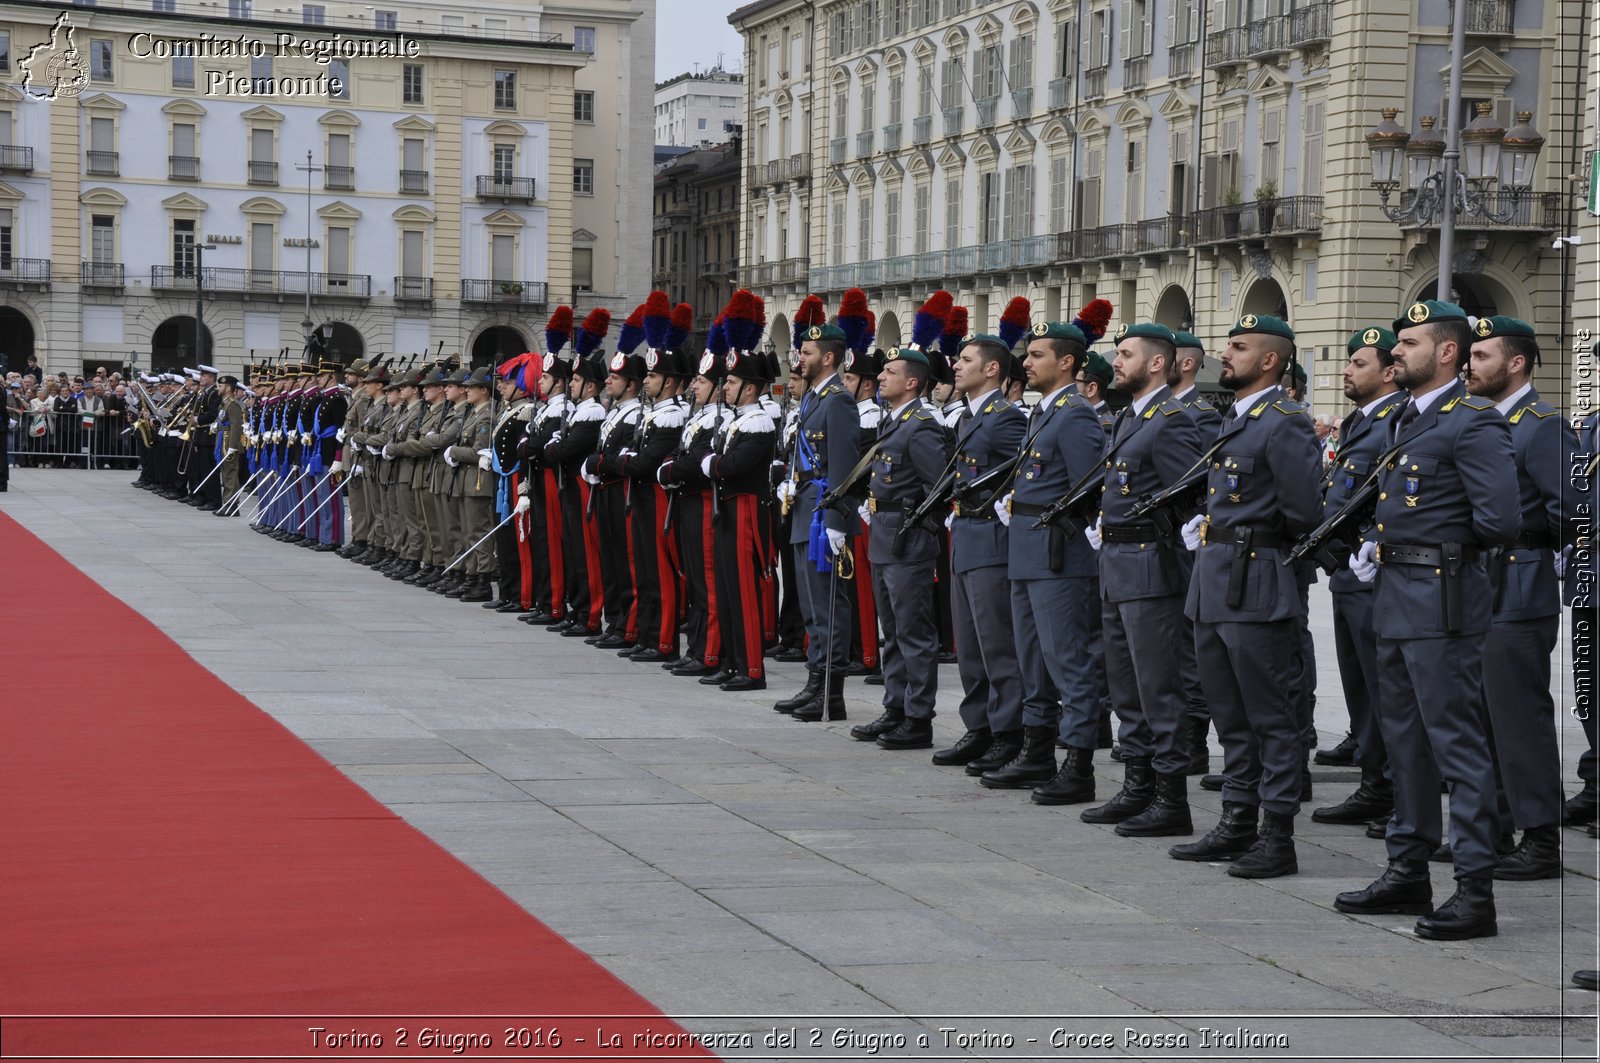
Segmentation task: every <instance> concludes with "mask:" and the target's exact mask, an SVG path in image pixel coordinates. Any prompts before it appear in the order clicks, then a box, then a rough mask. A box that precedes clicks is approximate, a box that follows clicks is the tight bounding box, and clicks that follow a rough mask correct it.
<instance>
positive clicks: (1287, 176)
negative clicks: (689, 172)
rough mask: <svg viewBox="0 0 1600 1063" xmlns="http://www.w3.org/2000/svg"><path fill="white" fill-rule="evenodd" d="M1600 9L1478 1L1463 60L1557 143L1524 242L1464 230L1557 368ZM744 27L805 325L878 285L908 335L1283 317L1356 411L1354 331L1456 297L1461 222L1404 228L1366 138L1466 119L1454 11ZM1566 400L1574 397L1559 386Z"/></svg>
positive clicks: (1520, 201)
mask: <svg viewBox="0 0 1600 1063" xmlns="http://www.w3.org/2000/svg"><path fill="white" fill-rule="evenodd" d="M1579 11H1580V5H1579V4H1578V3H1576V2H1567V0H1553V2H1551V3H1547V4H1543V5H1537V6H1536V5H1526V4H1515V3H1512V2H1511V0H1485V2H1482V3H1474V4H1471V5H1469V16H1468V18H1469V21H1468V25H1467V26H1466V30H1467V35H1466V41H1467V53H1466V57H1465V61H1464V63H1463V64H1462V67H1463V75H1464V77H1463V81H1464V100H1465V103H1464V105H1463V114H1462V115H1461V116H1460V118H1461V119H1462V120H1465V119H1466V118H1468V117H1470V116H1471V114H1472V113H1473V111H1474V105H1476V104H1477V103H1480V102H1482V103H1485V104H1487V105H1488V113H1489V115H1490V117H1491V118H1493V119H1497V120H1498V121H1499V123H1500V125H1501V126H1503V127H1509V126H1511V125H1513V124H1515V123H1516V121H1517V115H1518V113H1519V112H1521V111H1528V112H1531V120H1532V122H1533V124H1534V125H1535V126H1536V127H1537V128H1538V129H1539V130H1540V131H1541V132H1542V133H1543V135H1544V136H1545V137H1546V138H1547V139H1548V143H1547V144H1546V145H1545V147H1544V150H1543V153H1542V154H1541V155H1540V156H1539V160H1538V165H1537V167H1536V168H1535V170H1534V172H1533V176H1532V183H1531V188H1530V189H1528V190H1526V191H1523V192H1519V193H1518V194H1517V195H1516V196H1515V197H1513V196H1509V195H1507V194H1506V193H1505V192H1504V191H1502V190H1501V189H1499V187H1498V186H1497V185H1495V184H1494V183H1491V184H1490V185H1489V186H1487V191H1488V192H1489V196H1488V202H1489V205H1490V207H1491V208H1494V209H1495V210H1497V211H1498V212H1499V213H1500V215H1501V217H1500V220H1495V219H1493V218H1489V217H1485V216H1479V217H1474V218H1468V219H1463V220H1462V222H1461V224H1460V225H1459V227H1458V237H1457V255H1456V262H1455V265H1456V273H1457V280H1456V284H1455V294H1456V296H1457V298H1459V299H1460V300H1461V301H1462V303H1463V304H1464V305H1466V306H1467V308H1468V309H1469V310H1470V311H1471V312H1474V313H1483V314H1490V313H1504V314H1514V315H1517V316H1521V317H1525V318H1528V319H1529V320H1532V321H1534V322H1536V323H1537V324H1538V325H1539V327H1540V328H1541V331H1542V332H1544V333H1547V337H1546V343H1547V345H1548V346H1549V347H1550V348H1551V349H1552V350H1558V349H1560V348H1562V347H1563V346H1564V345H1566V344H1567V342H1568V339H1569V338H1570V337H1569V336H1568V333H1569V332H1570V324H1569V323H1566V322H1564V318H1565V314H1564V312H1563V308H1564V306H1565V305H1566V304H1567V302H1568V301H1569V300H1568V293H1570V292H1571V290H1572V288H1571V284H1570V277H1571V274H1570V272H1568V273H1567V274H1566V277H1567V281H1566V282H1564V280H1563V277H1564V274H1563V268H1564V267H1563V262H1564V256H1565V253H1564V252H1563V253H1552V249H1551V244H1552V242H1553V239H1554V237H1555V236H1557V235H1560V234H1561V233H1562V232H1564V231H1565V230H1566V228H1567V227H1568V225H1569V221H1568V218H1569V216H1570V214H1569V211H1570V210H1571V207H1572V204H1573V200H1572V197H1573V194H1574V193H1573V186H1572V183H1571V182H1570V181H1569V180H1568V174H1569V172H1570V170H1571V168H1572V165H1573V151H1574V145H1575V142H1576V138H1577V136H1578V131H1577V129H1576V126H1575V123H1574V120H1573V118H1574V111H1573V109H1572V101H1575V100H1578V99H1581V98H1584V93H1583V83H1582V76H1581V75H1582V72H1581V71H1579V70H1578V69H1577V68H1576V55H1577V52H1578V49H1577V48H1576V46H1575V42H1574V41H1573V40H1571V37H1572V35H1573V34H1574V33H1576V32H1577V27H1578V25H1579V19H1578V17H1577V16H1578V13H1579ZM730 21H731V22H732V23H733V25H734V26H735V27H736V28H738V29H739V30H740V32H741V33H742V34H743V35H744V39H745V42H746V49H745V69H746V70H747V71H748V72H749V76H748V79H747V89H748V91H749V112H748V116H747V119H746V130H747V137H746V140H745V150H746V195H745V204H744V227H743V236H742V239H743V247H742V258H743V261H744V274H743V277H744V279H745V280H746V281H747V283H749V284H750V285H751V286H752V287H753V288H754V289H755V290H756V291H757V292H758V294H761V295H763V296H764V297H766V298H767V299H768V300H769V304H771V305H772V306H773V307H774V309H776V310H779V311H781V312H783V313H787V312H791V311H792V309H793V307H794V306H795V305H797V304H798V302H799V300H800V299H801V298H802V297H803V296H804V295H805V294H806V293H807V292H816V293H817V294H820V295H823V296H824V298H825V299H827V300H828V301H829V302H830V304H836V302H837V299H838V296H839V293H840V292H841V291H842V290H843V289H845V288H847V287H850V286H852V285H855V286H861V287H864V288H866V289H867V291H868V293H869V295H870V296H871V297H872V300H873V302H874V305H875V306H876V308H877V311H878V315H879V336H880V341H881V342H884V343H888V342H892V341H893V340H895V339H897V338H900V337H901V336H902V330H903V329H905V328H908V327H909V320H910V316H911V314H912V312H913V311H914V310H915V309H916V307H917V305H918V304H919V303H920V301H921V300H922V298H923V297H924V296H925V295H926V294H927V293H928V292H930V291H932V290H934V289H935V288H945V289H948V290H950V291H951V292H953V293H954V294H955V295H956V297H957V300H958V301H959V302H961V303H962V304H964V305H966V306H967V307H968V308H969V309H970V311H971V313H972V320H973V321H974V323H975V326H974V327H981V328H990V329H992V328H993V327H994V324H995V319H996V317H997V316H998V314H999V311H1000V309H1001V308H1002V307H1003V306H1004V305H1005V303H1006V301H1007V300H1008V299H1009V298H1010V297H1012V296H1014V295H1025V296H1028V297H1029V298H1030V299H1032V301H1033V304H1034V311H1035V315H1036V316H1037V317H1039V318H1066V317H1070V316H1071V315H1072V313H1073V312H1074V311H1075V310H1076V309H1077V308H1078V307H1079V306H1081V305H1082V304H1083V303H1085V302H1086V301H1088V300H1089V299H1090V298H1093V297H1095V296H1103V297H1105V298H1108V299H1110V300H1111V301H1112V302H1113V304H1114V305H1115V306H1116V308H1117V317H1116V320H1117V321H1119V322H1120V321H1129V320H1138V319H1155V320H1159V321H1162V322H1164V323H1167V324H1169V325H1172V326H1174V327H1179V326H1185V327H1189V328H1191V329H1192V330H1193V331H1194V332H1196V334H1198V335H1199V336H1200V337H1201V338H1202V339H1204V340H1206V341H1207V343H1208V345H1210V346H1211V347H1212V348H1216V347H1218V346H1220V344H1221V342H1222V340H1223V339H1224V337H1225V335H1226V331H1227V328H1228V326H1229V324H1230V323H1231V322H1232V321H1234V320H1236V319H1237V318H1238V317H1239V316H1240V315H1242V314H1245V313H1283V314H1286V315H1287V316H1288V317H1289V319H1290V320H1291V322H1292V323H1293V324H1294V325H1295V327H1296V331H1297V334H1298V336H1299V338H1300V343H1301V358H1302V360H1303V361H1304V362H1305V363H1306V364H1307V366H1308V367H1309V368H1310V370H1311V391H1312V396H1311V397H1312V400H1313V402H1314V403H1315V404H1316V405H1318V406H1319V408H1322V409H1326V410H1328V411H1330V412H1334V411H1337V410H1338V409H1340V408H1342V405H1343V395H1342V391H1341V386H1340V370H1341V368H1342V363H1343V360H1344V345H1345V340H1346V338H1347V337H1348V336H1349V334H1350V332H1351V331H1352V330H1353V329H1354V328H1355V327H1357V326H1358V325H1364V324H1368V323H1372V322H1387V321H1389V320H1390V319H1392V318H1393V317H1394V316H1395V314H1396V312H1397V310H1398V309H1399V308H1400V307H1402V306H1404V305H1405V304H1407V303H1408V302H1410V301H1411V300H1413V299H1416V298H1419V297H1424V296H1428V295H1431V294H1432V290H1431V288H1432V284H1433V281H1434V280H1435V278H1436V275H1437V260H1438V223H1437V221H1436V220H1435V221H1431V222H1426V221H1422V220H1412V221H1410V222H1400V223H1396V222H1394V221H1390V220H1388V219H1387V218H1385V217H1384V215H1383V213H1382V212H1381V210H1380V197H1379V194H1378V192H1377V190H1376V189H1375V188H1374V187H1373V180H1372V176H1373V175H1372V164H1371V161H1370V158H1369V155H1368V149H1367V144H1366V141H1365V139H1364V138H1365V136H1366V134H1367V133H1368V132H1369V131H1370V130H1372V129H1373V128H1374V127H1375V126H1376V125H1377V123H1378V122H1379V121H1380V120H1381V115H1380V109H1381V108H1382V107H1384V106H1395V107H1397V108H1399V110H1400V112H1401V116H1400V117H1401V120H1402V121H1403V122H1404V123H1405V124H1406V126H1407V127H1408V128H1410V129H1412V130H1413V131H1414V132H1421V129H1422V127H1421V125H1420V124H1419V119H1420V118H1421V117H1422V116H1433V117H1435V118H1437V117H1438V116H1439V115H1440V112H1441V108H1442V106H1443V102H1444V98H1445V94H1446V76H1447V74H1448V70H1449V66H1450V53H1449V47H1450V22H1451V5H1450V3H1449V2H1448V0H1420V2H1419V3H1418V4H1416V5H1412V6H1395V5H1385V4H1379V3H1377V2H1375V0H1349V2H1340V3H1336V4H1335V3H1328V2H1313V3H1301V2H1293V3H1291V2H1290V0H1252V2H1250V3H1243V2H1241V3H1229V4H1211V5H1203V4H1201V3H1200V2H1199V0H1174V2H1171V3H1161V4H1158V3H1156V2H1155V0H1118V2H1115V3H1110V2H1105V0H1054V2H1049V0H1042V2H1039V3H1034V2H1031V0H1017V2H1014V3H1010V4H999V3H988V4H980V3H976V2H973V0H820V2H807V0H758V2H757V3H753V4H749V5H747V6H745V7H742V8H740V9H739V10H737V11H735V12H734V13H733V15H732V16H731V17H730ZM1562 100H1565V101H1567V103H1566V104H1562V103H1561V102H1559V101H1562ZM762 129H766V130H768V134H767V136H766V138H765V139H763V138H762V136H761V133H760V131H761V130H762ZM1412 191H1413V190H1412V189H1411V188H1410V187H1409V186H1406V185H1402V186H1401V187H1400V188H1399V189H1397V190H1395V194H1394V195H1392V196H1391V197H1390V198H1391V205H1396V206H1398V205H1402V204H1409V203H1410V202H1411V200H1412V199H1413V198H1414V196H1413V194H1412ZM1513 199H1515V202H1512V200H1513ZM773 333H774V336H773V341H774V343H779V344H781V343H782V342H785V341H786V340H787V335H788V328H787V319H786V318H784V317H782V316H780V317H778V318H776V319H775V320H774V329H773ZM1552 361H1553V360H1552ZM1210 369H1211V372H1214V371H1215V366H1214V365H1212V366H1211V367H1210ZM1541 380H1542V383H1543V385H1544V387H1545V389H1546V390H1547V391H1550V392H1551V393H1552V397H1556V396H1558V395H1559V394H1560V392H1561V390H1562V388H1561V382H1562V381H1564V377H1563V376H1562V375H1561V370H1560V369H1559V368H1557V367H1556V366H1554V365H1553V364H1550V363H1547V366H1546V370H1545V373H1544V375H1543V377H1542V378H1541Z"/></svg>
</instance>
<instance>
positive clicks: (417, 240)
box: [400, 229, 428, 278]
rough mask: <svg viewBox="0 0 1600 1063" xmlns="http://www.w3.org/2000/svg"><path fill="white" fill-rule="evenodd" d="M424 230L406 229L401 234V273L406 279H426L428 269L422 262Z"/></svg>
mask: <svg viewBox="0 0 1600 1063" xmlns="http://www.w3.org/2000/svg"><path fill="white" fill-rule="evenodd" d="M422 239H423V236H422V230H420V229H406V230H405V231H404V232H402V233H401V234H400V272H401V274H402V275H404V276H406V277H417V278H420V277H425V276H427V274H428V268H427V266H426V265H424V264H423V261H422V247H423V243H422Z"/></svg>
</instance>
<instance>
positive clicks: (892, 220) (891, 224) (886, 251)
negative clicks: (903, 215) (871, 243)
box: [883, 192, 900, 258]
mask: <svg viewBox="0 0 1600 1063" xmlns="http://www.w3.org/2000/svg"><path fill="white" fill-rule="evenodd" d="M899 253H900V193H899V192H886V193H885V194H884V197H883V257H884V258H893V257H894V256H896V255H898V254H899Z"/></svg>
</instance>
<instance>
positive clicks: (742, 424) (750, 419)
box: [728, 410, 778, 435]
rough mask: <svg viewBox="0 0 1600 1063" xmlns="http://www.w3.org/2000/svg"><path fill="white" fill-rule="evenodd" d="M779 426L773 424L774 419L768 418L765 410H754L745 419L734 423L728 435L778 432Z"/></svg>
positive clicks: (742, 418)
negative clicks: (737, 432)
mask: <svg viewBox="0 0 1600 1063" xmlns="http://www.w3.org/2000/svg"><path fill="white" fill-rule="evenodd" d="M777 430H778V427H777V425H774V424H773V423H772V418H771V417H768V416H767V413H766V411H765V410H752V411H751V412H750V413H747V414H745V415H744V416H743V417H741V418H739V419H738V420H736V421H734V422H733V424H732V426H731V427H729V429H728V433H729V434H730V435H731V434H732V433H734V432H736V431H739V432H776V431H777Z"/></svg>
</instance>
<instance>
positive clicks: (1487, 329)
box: [1474, 317, 1494, 336]
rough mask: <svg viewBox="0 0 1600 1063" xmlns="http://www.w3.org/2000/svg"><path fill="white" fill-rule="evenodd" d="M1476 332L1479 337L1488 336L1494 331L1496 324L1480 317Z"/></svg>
mask: <svg viewBox="0 0 1600 1063" xmlns="http://www.w3.org/2000/svg"><path fill="white" fill-rule="evenodd" d="M1474 331H1475V332H1477V334H1478V335H1479V336H1487V335H1488V334H1489V333H1491V332H1493V331H1494V322H1493V321H1490V320H1489V319H1488V318H1486V317H1480V318H1479V319H1478V324H1477V326H1476V327H1475V328H1474Z"/></svg>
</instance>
